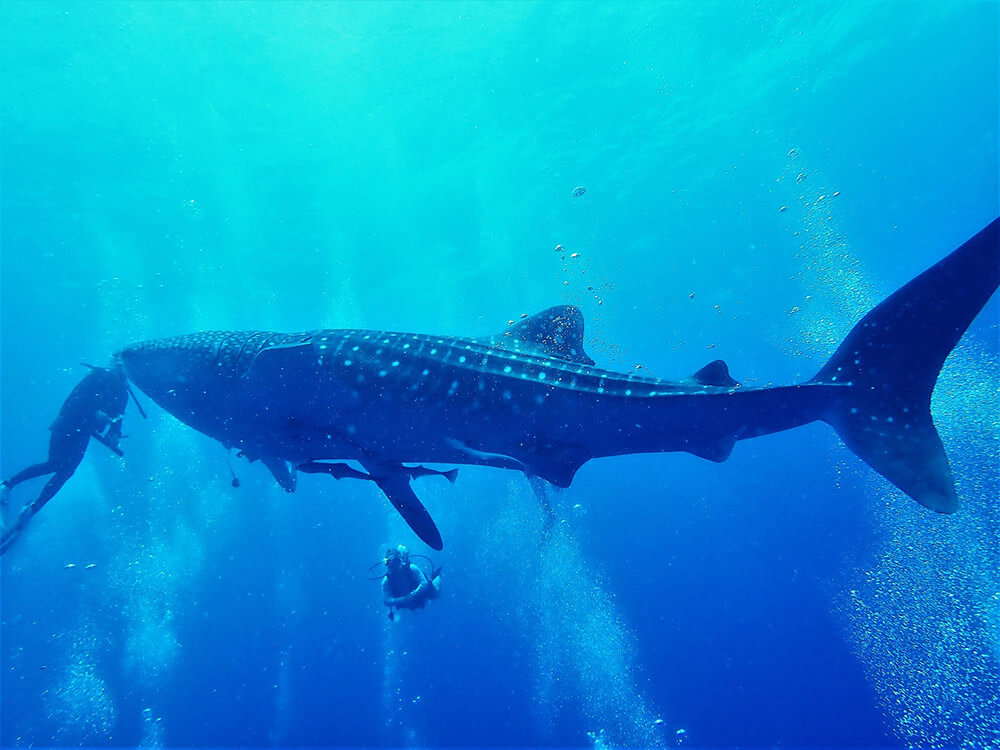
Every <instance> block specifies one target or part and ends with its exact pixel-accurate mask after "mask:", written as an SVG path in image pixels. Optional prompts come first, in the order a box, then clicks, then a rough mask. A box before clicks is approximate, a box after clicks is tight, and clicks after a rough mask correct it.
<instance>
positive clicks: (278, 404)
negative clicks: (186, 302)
mask: <svg viewBox="0 0 1000 750" xmlns="http://www.w3.org/2000/svg"><path fill="white" fill-rule="evenodd" d="M998 226H1000V219H997V220H994V221H993V222H992V223H990V224H989V225H988V226H987V227H986V228H984V229H983V230H982V231H980V232H978V233H977V234H976V235H975V236H974V237H972V238H971V239H970V240H968V241H967V242H965V243H964V244H963V245H962V246H961V247H959V248H958V249H957V250H955V251H953V252H952V253H951V254H950V255H948V256H947V257H945V258H944V259H943V260H941V261H940V262H938V263H937V264H935V265H934V266H932V267H931V268H929V269H928V270H927V271H925V272H924V273H922V274H920V275H919V276H917V277H916V278H914V279H913V280H912V281H910V282H909V283H907V284H906V285H905V286H903V287H902V288H901V289H899V290H898V291H896V292H895V293H893V294H892V295H890V296H889V297H888V298H887V299H885V300H884V301H883V302H882V303H880V304H879V305H877V306H876V307H875V308H873V309H872V310H871V311H870V312H869V313H868V314H867V315H865V316H864V317H863V318H862V319H861V320H860V321H858V323H857V324H856V325H855V326H854V328H853V329H852V330H851V331H850V333H849V334H848V336H847V337H846V339H844V341H843V342H842V343H841V345H840V347H839V348H838V349H837V350H836V351H835V352H834V354H833V356H832V357H831V358H830V359H829V361H828V362H827V363H826V364H825V365H824V366H823V367H822V368H821V369H820V370H819V372H817V373H816V375H814V376H813V377H812V378H810V379H809V380H806V381H805V382H802V383H798V384H794V385H788V386H779V387H751V386H746V385H742V384H740V383H739V382H738V381H737V380H735V379H734V378H733V377H732V376H731V375H730V372H729V368H728V366H727V365H726V363H725V362H724V361H722V360H716V361H714V362H710V363H708V364H707V365H705V366H704V367H703V368H701V369H700V370H698V371H697V372H695V373H694V374H693V375H691V376H689V377H686V378H683V379H680V380H664V379H660V378H654V377H650V376H648V375H645V374H640V373H637V372H629V373H622V372H614V371H611V370H606V369H603V368H601V367H599V366H598V365H597V364H596V363H595V362H594V360H593V359H592V358H591V357H590V356H589V355H588V354H587V353H586V351H585V348H584V321H583V316H582V314H581V312H580V310H579V309H577V308H576V307H574V306H571V305H562V306H558V307H552V308H549V309H547V310H544V311H542V312H540V313H538V314H537V315H534V316H532V317H529V318H526V319H524V320H521V321H519V322H518V323H516V324H514V325H509V326H508V327H506V328H505V329H504V330H502V331H500V332H498V333H496V334H495V335H492V336H484V337H457V336H444V335H437V336H436V335H426V334H421V333H404V332H391V331H373V330H361V329H338V330H330V329H326V330H315V331H308V332H303V333H277V332H271V331H204V332H200V333H193V334H188V335H181V336H175V337H171V338H161V339H156V340H151V341H144V342H140V343H136V344H132V345H130V346H127V347H125V348H124V349H122V350H121V351H120V352H118V353H117V354H116V360H117V362H118V363H120V364H121V365H122V366H123V367H124V371H125V373H126V374H127V377H128V379H129V380H130V381H131V382H132V383H133V384H135V385H136V386H138V388H140V389H141V390H142V391H143V392H145V393H146V394H147V395H148V396H149V397H150V398H151V399H152V400H153V401H155V402H156V403H157V404H159V405H160V406H161V407H162V408H163V409H165V410H166V411H168V412H169V413H171V414H172V415H174V416H175V417H176V418H178V419H179V420H181V421H182V422H184V423H186V424H188V425H190V426H191V427H193V428H194V429H196V430H198V431H199V432H202V433H204V434H206V435H208V436H210V437H212V438H214V439H215V440H218V441H219V442H221V443H222V444H223V445H224V446H225V447H226V448H228V449H235V450H237V451H239V452H240V453H241V454H242V455H243V456H245V457H246V458H248V459H249V460H251V461H258V460H259V461H261V462H262V463H263V464H264V465H265V466H266V467H267V468H268V469H269V470H270V471H271V473H272V474H273V475H274V477H275V479H276V480H277V482H278V483H279V484H280V485H281V487H283V488H284V489H285V490H286V491H288V492H292V491H294V490H295V488H296V476H297V473H298V472H300V471H301V472H307V473H328V474H330V475H331V476H333V477H334V478H338V479H339V478H345V477H346V478H355V479H361V480H365V481H372V482H374V483H375V484H376V485H377V486H378V487H379V488H380V489H381V490H382V492H383V493H384V494H385V496H386V497H387V498H388V499H389V501H390V502H391V503H392V505H393V506H394V507H395V508H396V509H397V510H398V511H399V513H400V514H401V515H402V517H403V518H404V519H405V520H406V522H407V523H408V524H409V526H410V527H411V528H412V530H413V531H414V532H415V533H416V535H417V536H418V537H419V538H420V539H422V540H423V541H424V542H425V543H426V544H427V545H429V546H430V547H432V548H434V549H441V548H442V546H443V543H442V537H441V534H440V532H439V530H438V528H437V526H436V525H435V523H434V521H433V519H432V518H431V516H430V514H429V513H428V511H427V510H426V508H425V507H424V506H423V504H422V503H421V502H420V500H419V499H418V497H417V495H416V494H415V492H414V491H413V488H412V487H411V485H410V481H411V480H412V479H413V478H415V477H418V476H424V475H427V474H434V473H444V474H445V476H447V477H448V478H449V479H452V480H453V479H454V474H452V473H449V472H438V471H437V470H435V469H428V468H426V467H424V466H423V464H426V463H429V464H452V465H479V466H489V467H495V468H501V469H512V470H515V471H520V472H523V473H524V474H526V475H528V476H529V477H538V478H541V479H543V480H545V481H547V482H549V483H551V484H553V485H556V486H558V487H567V486H569V484H570V483H571V482H572V481H573V477H574V475H575V474H576V472H577V471H578V470H579V468H580V467H581V466H582V465H583V464H585V463H586V462H587V461H590V460H592V459H599V458H606V457H611V456H620V455H625V454H633V453H660V452H672V451H685V452H687V453H691V454H693V455H695V456H699V457H701V458H705V459H708V460H711V461H724V460H725V459H726V458H727V457H728V456H729V455H730V453H731V452H732V450H733V447H734V446H735V444H736V443H737V442H739V441H741V440H747V439H750V438H754V437H758V436H761V435H767V434H770V433H775V432H780V431H783V430H789V429H793V428H795V427H799V426H802V425H805V424H807V423H810V422H815V421H823V422H826V423H828V424H829V425H831V426H832V427H833V429H834V430H835V431H836V432H837V433H838V434H839V435H840V437H841V438H842V440H843V441H844V443H845V444H846V445H847V446H848V447H849V448H850V449H851V450H852V451H853V452H854V453H855V454H857V455H858V456H859V457H860V458H861V459H862V460H863V461H864V462H866V463H867V464H868V465H869V466H871V467H872V468H873V469H874V470H875V471H877V472H878V473H879V474H881V475H882V476H883V477H885V478H886V479H888V480H889V481H890V482H891V483H893V484H894V485H896V486H897V487H898V488H899V489H901V490H902V491H903V492H905V493H906V494H908V495H909V496H910V497H912V498H914V499H915V500H916V501H917V502H919V503H920V504H921V505H923V506H926V507H927V508H930V509H931V510H934V511H937V512H940V513H951V512H953V511H955V510H956V508H957V507H958V499H957V497H956V493H955V488H954V481H953V478H952V474H951V469H950V467H949V464H948V459H947V456H946V455H945V452H944V448H943V446H942V444H941V440H940V437H939V436H938V433H937V430H936V429H935V426H934V422H933V419H932V417H931V412H930V401H931V393H932V391H933V389H934V385H935V383H936V381H937V377H938V373H939V372H940V370H941V367H942V365H943V364H944V361H945V358H946V357H947V356H948V354H949V352H951V350H952V349H953V348H954V346H955V345H956V344H957V343H958V341H959V339H960V338H961V336H962V334H963V333H964V332H965V330H966V329H967V328H968V326H969V325H970V323H971V322H972V321H973V320H974V319H975V317H976V316H977V315H978V314H979V312H980V310H981V309H982V308H983V306H984V305H985V304H986V302H987V301H988V300H989V298H990V297H991V296H992V294H993V293H994V292H995V290H996V289H997V285H998V283H1000V230H998ZM347 462H354V463H355V464H356V465H357V466H359V467H360V468H353V467H352V466H350V465H349V464H348V463H347ZM413 464H416V466H414V465H413Z"/></svg>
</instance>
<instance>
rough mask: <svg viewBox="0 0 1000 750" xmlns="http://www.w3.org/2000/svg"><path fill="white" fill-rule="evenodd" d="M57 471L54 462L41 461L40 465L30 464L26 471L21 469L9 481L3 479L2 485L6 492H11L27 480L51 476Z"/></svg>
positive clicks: (50, 460)
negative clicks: (43, 475)
mask: <svg viewBox="0 0 1000 750" xmlns="http://www.w3.org/2000/svg"><path fill="white" fill-rule="evenodd" d="M58 469H59V467H58V465H57V464H56V462H55V461H53V460H52V459H49V460H48V461H43V462H42V463H40V464H32V465H31V466H29V467H28V468H27V469H22V470H21V471H19V472H17V474H15V475H14V476H12V477H11V478H10V479H5V480H4V481H3V483H2V484H3V486H4V487H6V488H7V489H8V490H12V489H14V488H15V487H16V486H17V485H19V484H20V483H21V482H27V481H28V480H29V479H34V478H35V477H40V476H42V474H52V473H53V472H55V471H57V470H58Z"/></svg>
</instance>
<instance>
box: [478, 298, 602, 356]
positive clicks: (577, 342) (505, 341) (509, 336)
mask: <svg viewBox="0 0 1000 750" xmlns="http://www.w3.org/2000/svg"><path fill="white" fill-rule="evenodd" d="M493 342H494V344H495V345H496V346H498V347H500V348H502V349H507V350H508V351H516V352H518V351H519V352H525V351H526V352H531V353H533V354H538V355H541V356H544V357H557V358H558V359H562V360H565V361H567V362H574V363H576V364H580V365H592V364H594V360H592V359H591V358H590V357H589V356H587V352H586V351H584V348H583V314H582V313H581V312H580V308H578V307H576V306H574V305H557V306H556V307H550V308H549V309H547V310H542V311H541V312H540V313H537V314H535V315H532V316H531V317H530V318H525V319H524V320H521V321H518V322H517V323H515V324H514V325H512V326H511V327H510V328H508V329H506V330H505V331H501V332H500V333H498V334H497V335H496V336H495V337H494V338H493Z"/></svg>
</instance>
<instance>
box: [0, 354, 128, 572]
mask: <svg viewBox="0 0 1000 750" xmlns="http://www.w3.org/2000/svg"><path fill="white" fill-rule="evenodd" d="M127 403H128V383H127V381H126V380H125V374H124V373H123V372H122V370H121V368H119V367H114V368H111V369H104V368H100V367H94V368H92V369H91V371H90V372H89V373H88V374H87V375H86V377H84V378H83V380H81V381H80V382H79V383H77V384H76V387H75V388H73V390H72V391H71V392H70V394H69V396H68V397H67V398H66V400H65V401H64V402H63V405H62V408H60V409H59V414H58V416H56V419H55V421H54V422H53V423H52V426H51V427H50V428H49V429H50V430H51V432H52V437H51V438H50V439H49V457H48V460H47V461H44V462H42V463H39V464H33V465H32V466H29V467H28V468H26V469H24V470H22V471H19V472H18V473H17V474H15V475H14V476H12V477H11V478H10V479H8V480H6V481H4V482H3V486H4V487H5V488H6V489H7V490H10V489H12V488H14V487H16V486H17V485H19V484H20V483H21V482H25V481H27V480H29V479H34V478H35V477H39V476H42V475H43V474H52V478H51V479H49V481H48V482H46V483H45V486H44V487H43V488H42V491H41V492H40V493H39V495H38V497H37V498H36V499H35V501H34V502H33V503H31V504H30V505H25V506H24V508H23V509H22V510H21V513H20V515H19V516H18V518H17V523H15V525H14V526H13V527H12V528H10V529H8V530H7V531H5V532H4V534H3V537H2V538H0V553H2V552H4V551H5V550H6V549H7V548H8V547H9V546H10V544H11V543H12V542H13V541H14V538H15V537H16V536H17V535H18V534H19V533H20V532H21V530H22V529H23V528H24V526H25V524H27V522H28V520H29V519H30V518H31V517H32V516H33V515H34V514H35V513H37V512H38V511H39V510H40V509H41V508H42V506H44V505H45V503H47V502H48V501H49V500H51V499H52V497H53V496H54V495H55V494H56V493H57V492H58V491H59V490H60V489H61V488H62V486H63V485H64V484H65V483H66V481H67V480H68V479H69V478H70V477H71V476H73V472H74V471H76V467H77V466H79V465H80V462H81V461H82V460H83V456H84V454H85V453H86V452H87V444H88V443H89V442H90V439H91V438H92V437H93V438H97V439H98V440H99V441H100V442H102V443H103V444H104V445H106V446H107V447H108V448H110V449H111V450H112V451H114V452H115V453H117V454H118V455H121V450H120V449H119V448H118V441H119V439H120V438H121V416H122V414H124V412H125V406H126V404H127ZM4 500H6V498H4Z"/></svg>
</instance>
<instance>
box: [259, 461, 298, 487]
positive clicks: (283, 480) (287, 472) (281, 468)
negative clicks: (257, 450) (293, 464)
mask: <svg viewBox="0 0 1000 750" xmlns="http://www.w3.org/2000/svg"><path fill="white" fill-rule="evenodd" d="M260 462H261V463H262V464H264V466H266V467H267V469H268V471H270V472H271V476H273V477H274V479H275V481H277V483H278V484H280V485H281V489H283V490H284V491H285V492H295V470H294V469H290V468H289V467H288V464H287V463H285V462H284V461H283V460H281V459H280V458H261V459H260Z"/></svg>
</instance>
